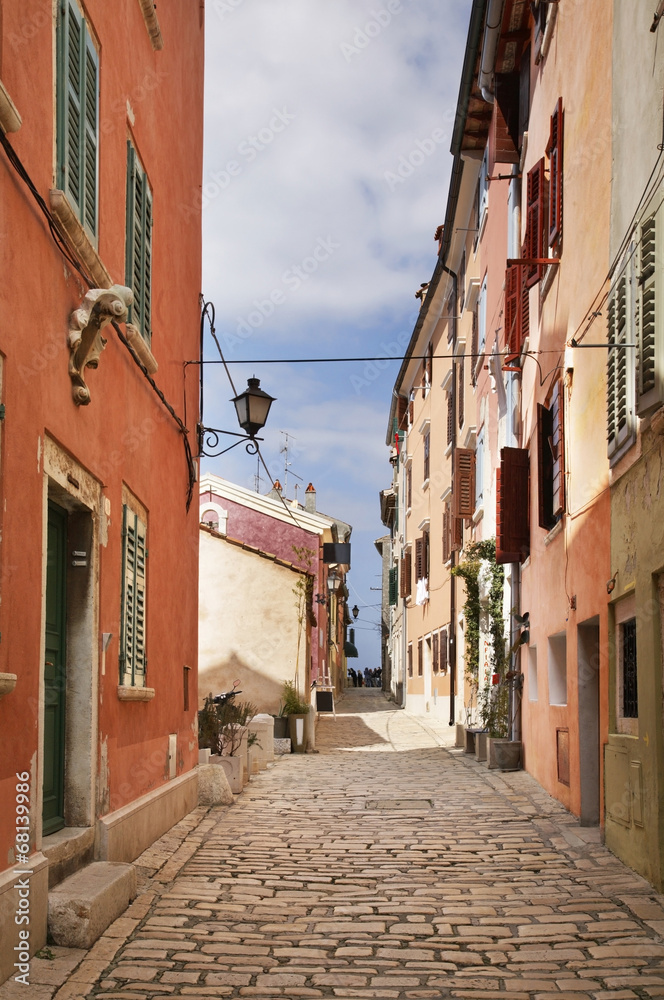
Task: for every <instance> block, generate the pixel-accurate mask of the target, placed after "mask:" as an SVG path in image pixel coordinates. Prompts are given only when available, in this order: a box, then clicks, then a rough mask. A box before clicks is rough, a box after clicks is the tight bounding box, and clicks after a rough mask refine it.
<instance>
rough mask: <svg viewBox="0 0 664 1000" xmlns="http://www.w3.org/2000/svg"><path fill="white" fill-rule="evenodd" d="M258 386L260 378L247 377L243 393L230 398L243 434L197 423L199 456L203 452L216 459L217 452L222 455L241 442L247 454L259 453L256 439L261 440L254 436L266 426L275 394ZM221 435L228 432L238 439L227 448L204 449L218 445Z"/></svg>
mask: <svg viewBox="0 0 664 1000" xmlns="http://www.w3.org/2000/svg"><path fill="white" fill-rule="evenodd" d="M260 385H261V383H260V379H257V378H255V377H254V378H250V379H247V388H246V389H245V390H244V392H241V393H240V394H239V395H238V396H234V397H233V399H232V400H231V402H232V403H233V405H234V406H235V412H236V413H237V419H238V423H239V425H240V427H241V428H242V430H243V431H244V432H245V433H244V434H238V433H237V431H222V430H219V428H218V427H204V426H203V425H202V424H201V425H199V429H198V433H199V444H200V447H199V454H200V455H205V456H206V457H207V458H218V457H219V456H220V455H225V454H226V452H227V451H230V450H231V448H235V447H236V446H237V445H238V444H242V442H243V441H244V442H246V450H247V451H248V452H249V454H250V455H255V454H256V453H257V452H258V445H257V444H256V442H257V441H262V440H263V438H259V437H256V435H257V434H258V432H259V431H260V430H262V429H263V427H264V426H265V422H266V421H267V417H268V413H269V412H270V407H271V406H272V404H273V402H274V396H270V395H269V393H267V392H265V391H264V390H263V389H261V387H260ZM220 434H228V435H230V436H231V437H236V438H239V439H240V440H239V441H236V442H235V443H234V444H232V445H230V446H229V447H228V448H224V449H223V450H222V451H205V450H204V446H205V447H206V448H213V449H214V448H217V447H218V446H219V435H220Z"/></svg>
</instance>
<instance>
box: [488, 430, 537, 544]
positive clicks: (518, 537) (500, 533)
mask: <svg viewBox="0 0 664 1000" xmlns="http://www.w3.org/2000/svg"><path fill="white" fill-rule="evenodd" d="M529 471H530V459H529V455H528V450H527V449H526V448H501V450H500V468H499V469H497V471H496V562H498V563H512V562H523V561H524V559H526V557H527V556H528V554H529V552H530V524H529V516H528V515H529V502H528V480H529Z"/></svg>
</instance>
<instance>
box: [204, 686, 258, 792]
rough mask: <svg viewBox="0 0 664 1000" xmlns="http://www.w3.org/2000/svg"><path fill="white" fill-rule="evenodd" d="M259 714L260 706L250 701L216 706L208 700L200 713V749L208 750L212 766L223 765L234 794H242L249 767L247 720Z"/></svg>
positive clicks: (210, 699) (231, 702) (230, 702)
mask: <svg viewBox="0 0 664 1000" xmlns="http://www.w3.org/2000/svg"><path fill="white" fill-rule="evenodd" d="M255 714H256V707H255V705H252V704H251V703H250V702H247V701H240V702H237V703H236V702H234V701H227V702H224V703H223V704H215V702H214V700H213V699H212V698H210V697H208V698H206V699H205V704H204V706H203V708H202V709H201V710H200V712H199V713H198V746H199V749H204V748H206V747H207V748H208V749H209V750H210V751H211V753H212V757H211V758H210V763H213V764H220V765H221V766H222V767H223V768H224V770H225V772H226V777H227V778H228V783H229V785H230V786H231V791H232V792H234V793H235V794H238V793H239V792H241V791H242V787H243V784H244V777H245V772H246V774H247V777H248V767H247V761H246V756H247V721H248V720H249V719H251V718H252V717H253V716H254V715H255Z"/></svg>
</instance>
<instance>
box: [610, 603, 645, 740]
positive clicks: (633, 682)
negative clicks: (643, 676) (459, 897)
mask: <svg viewBox="0 0 664 1000" xmlns="http://www.w3.org/2000/svg"><path fill="white" fill-rule="evenodd" d="M636 610H637V603H636V595H635V594H634V593H632V594H630V595H629V596H628V597H625V598H623V599H622V600H621V601H619V602H618V603H617V604H616V606H615V632H614V636H615V658H616V691H615V707H616V727H615V728H616V732H618V733H625V734H627V735H629V736H638V735H639V690H638V656H637V640H638V629H637V622H636Z"/></svg>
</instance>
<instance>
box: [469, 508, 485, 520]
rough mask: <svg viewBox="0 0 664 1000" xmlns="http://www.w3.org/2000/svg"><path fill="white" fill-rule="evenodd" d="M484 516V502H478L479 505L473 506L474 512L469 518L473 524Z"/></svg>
mask: <svg viewBox="0 0 664 1000" xmlns="http://www.w3.org/2000/svg"><path fill="white" fill-rule="evenodd" d="M483 517H484V504H483V503H482V504H480V505H479V507H476V508H475V513H474V514H473V516H472V518H471V520H472V522H473V524H479V522H480V521H481V520H482V518H483Z"/></svg>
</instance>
